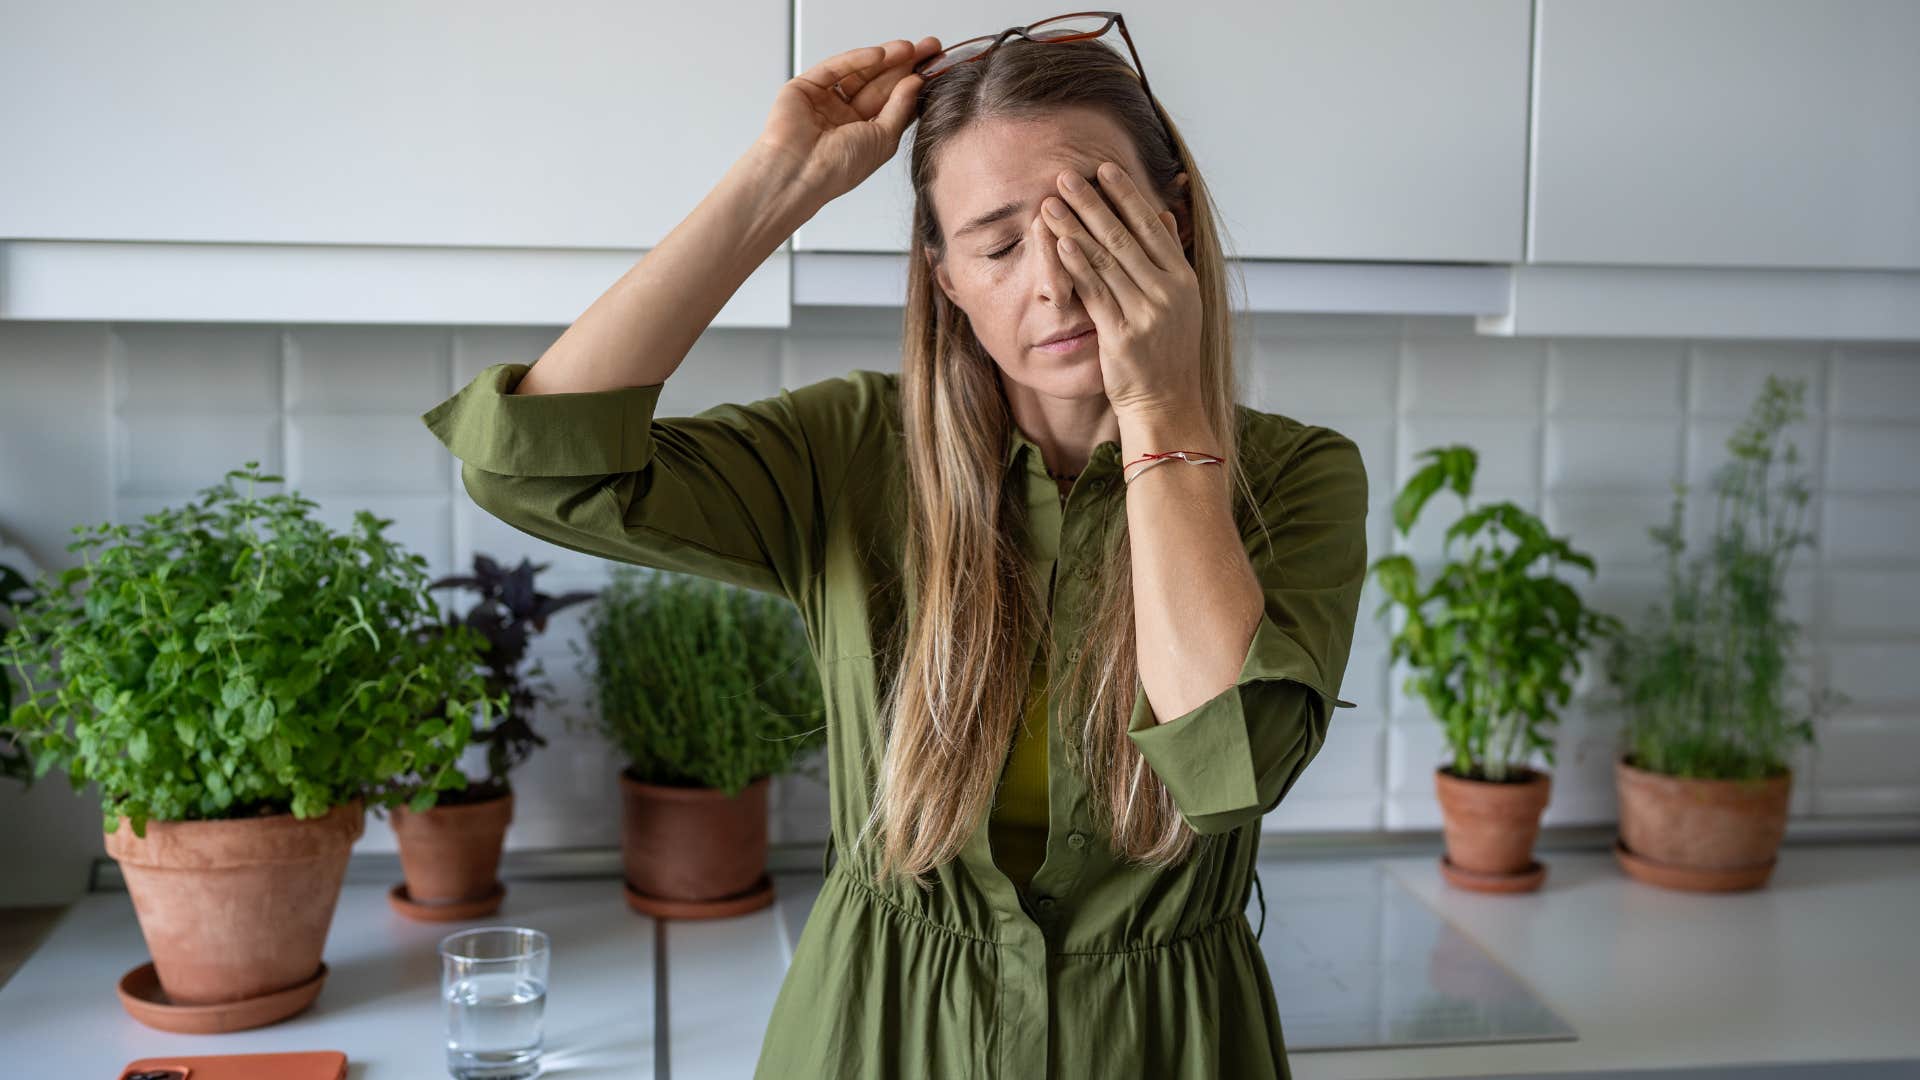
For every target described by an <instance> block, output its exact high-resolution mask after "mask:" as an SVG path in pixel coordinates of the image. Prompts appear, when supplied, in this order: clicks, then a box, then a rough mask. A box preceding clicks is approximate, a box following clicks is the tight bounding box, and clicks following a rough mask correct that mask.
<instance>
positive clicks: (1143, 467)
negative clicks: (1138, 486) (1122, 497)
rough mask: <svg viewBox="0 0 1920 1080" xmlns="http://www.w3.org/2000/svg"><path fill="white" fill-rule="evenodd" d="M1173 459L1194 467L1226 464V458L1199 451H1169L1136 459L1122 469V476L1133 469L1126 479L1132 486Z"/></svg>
mask: <svg viewBox="0 0 1920 1080" xmlns="http://www.w3.org/2000/svg"><path fill="white" fill-rule="evenodd" d="M1172 458H1179V459H1180V460H1182V461H1185V462H1187V463H1189V464H1192V465H1222V464H1225V463H1226V459H1225V458H1222V457H1216V456H1214V455H1213V454H1204V453H1201V452H1200V451H1198V450H1169V451H1167V452H1166V453H1164V454H1142V455H1140V456H1139V457H1137V458H1134V459H1133V460H1132V461H1129V462H1127V464H1126V466H1125V468H1124V469H1122V475H1125V472H1126V469H1133V475H1132V476H1127V477H1126V481H1127V483H1129V484H1131V483H1133V481H1134V479H1135V477H1138V476H1139V475H1140V474H1141V473H1143V472H1146V471H1147V470H1148V469H1151V468H1153V467H1154V466H1155V465H1164V464H1166V463H1167V461H1168V460H1170V459H1172ZM1142 462H1145V464H1141V463H1142ZM1135 465H1139V466H1140V467H1139V468H1138V469H1134V468H1133V467H1134V466H1135Z"/></svg>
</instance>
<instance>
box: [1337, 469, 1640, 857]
mask: <svg viewBox="0 0 1920 1080" xmlns="http://www.w3.org/2000/svg"><path fill="white" fill-rule="evenodd" d="M1420 459H1421V460H1425V461H1426V462H1427V464H1426V465H1424V466H1423V467H1421V468H1420V470H1419V471H1417V472H1415V473H1414V474H1413V475H1412V476H1411V477H1409V478H1408V480H1407V483H1406V485H1405V487H1403V488H1402V489H1401V491H1400V493H1399V495H1398V496H1397V497H1396V498H1395V499H1394V503H1393V523H1394V527H1395V528H1396V529H1398V530H1399V533H1400V535H1401V536H1403V537H1404V536H1406V535H1407V534H1408V533H1409V532H1410V531H1411V530H1412V528H1413V525H1414V522H1415V521H1416V520H1417V519H1418V518H1419V516H1420V511H1421V509H1422V508H1423V507H1425V506H1426V505H1427V503H1428V501H1429V500H1430V499H1431V498H1432V497H1433V496H1434V495H1436V494H1439V493H1440V492H1441V491H1442V490H1443V489H1444V490H1450V491H1452V492H1453V493H1454V494H1456V495H1458V496H1459V497H1460V502H1461V513H1460V516H1459V517H1458V518H1457V519H1455V520H1454V522H1453V523H1452V524H1451V525H1450V526H1448V528H1447V531H1446V536H1445V540H1444V541H1443V544H1442V556H1443V559H1444V560H1445V561H1444V562H1443V563H1442V564H1441V566H1440V567H1439V570H1438V573H1437V574H1435V576H1434V577H1433V579H1432V580H1431V581H1430V582H1427V583H1424V584H1423V583H1422V582H1421V580H1420V575H1419V571H1418V569H1417V567H1416V566H1415V564H1414V561H1413V559H1412V558H1410V557H1409V556H1407V555H1404V554H1400V555H1388V556H1384V557H1382V558H1380V559H1378V560H1376V561H1375V563H1374V564H1373V567H1372V571H1371V572H1372V574H1373V575H1374V578H1375V580H1377V581H1378V582H1379V583H1380V585H1381V587H1382V588H1383V589H1384V591H1385V592H1386V599H1385V600H1384V601H1383V602H1382V603H1381V605H1380V609H1379V610H1380V613H1381V614H1386V613H1388V612H1390V611H1391V610H1393V609H1398V610H1399V612H1400V613H1401V615H1402V616H1403V619H1402V621H1401V625H1400V627H1399V629H1398V630H1397V631H1395V633H1394V634H1393V638H1392V643H1391V648H1392V654H1391V655H1392V658H1393V659H1395V660H1405V661H1406V662H1407V664H1408V666H1409V668H1410V669H1411V673H1410V674H1409V675H1408V677H1407V680H1406V684H1405V685H1406V689H1407V690H1408V691H1409V692H1411V693H1418V694H1419V695H1420V697H1421V698H1422V699H1424V700H1425V701H1426V703H1427V707H1428V708H1429V709H1430V710H1432V712H1433V715H1434V718H1435V719H1436V720H1438V721H1439V723H1440V724H1441V726H1442V727H1444V728H1445V729H1446V736H1447V745H1448V748H1449V749H1450V750H1451V753H1452V760H1451V761H1449V762H1447V763H1445V764H1442V765H1439V766H1437V767H1436V768H1435V769H1434V785H1435V790H1436V793H1437V795H1438V797H1439V800H1440V809H1441V813H1442V815H1443V820H1444V833H1445V842H1446V852H1445V853H1444V854H1443V855H1441V857H1440V866H1441V870H1442V872H1443V873H1444V874H1445V875H1446V878H1447V880H1448V881H1449V882H1450V883H1452V884H1453V885H1455V886H1457V887H1460V888H1465V889H1471V890H1474V891H1480V892H1528V891H1532V890H1535V889H1538V888H1539V887H1540V885H1541V883H1542V882H1543V881H1544V880H1545V879H1546V867H1545V865H1543V864H1542V863H1541V862H1539V861H1538V860H1537V859H1535V858H1534V857H1533V844H1534V841H1535V839H1537V838H1538V836H1539V832H1540V816H1541V814H1542V812H1543V811H1544V810H1545V809H1546V805H1547V800H1548V797H1549V793H1550V792H1551V789H1552V776H1551V774H1549V773H1548V772H1546V771H1545V770H1542V769H1539V768H1536V767H1534V766H1533V765H1531V764H1529V759H1530V758H1531V756H1532V754H1533V752H1534V751H1536V750H1537V751H1539V752H1540V753H1541V755H1542V756H1543V757H1544V758H1545V759H1546V762H1547V764H1548V765H1553V764H1554V763H1555V762H1554V741H1553V738H1552V737H1551V736H1550V735H1548V734H1547V731H1546V729H1547V728H1548V727H1549V726H1551V725H1554V724H1556V723H1558V721H1559V709H1560V708H1561V707H1562V706H1564V705H1565V704H1566V702H1567V699H1568V697H1569V696H1570V695H1571V693H1572V678H1573V677H1574V676H1576V675H1577V674H1578V673H1579V672H1580V670H1581V660H1580V654H1581V651H1582V650H1584V649H1586V648H1587V647H1589V646H1590V645H1592V644H1593V643H1595V642H1596V641H1598V640H1601V639H1603V638H1606V637H1608V636H1611V635H1612V634H1614V633H1617V632H1618V629H1619V626H1618V621H1617V620H1615V619H1614V618H1613V617H1612V616H1610V615H1605V614H1602V613H1600V612H1597V611H1594V610H1592V609H1590V608H1588V607H1587V606H1586V604H1585V603H1584V602H1583V601H1582V600H1581V598H1580V594H1579V592H1578V591H1576V590H1575V589H1574V587H1573V586H1572V585H1570V584H1569V583H1567V582H1566V581H1565V580H1563V579H1562V578H1561V577H1560V576H1559V573H1558V568H1559V567H1561V566H1573V567H1578V568H1579V569H1582V570H1585V571H1586V572H1587V574H1588V575H1589V576H1591V575H1592V574H1593V572H1594V564H1593V559H1592V558H1591V557H1589V556H1588V555H1586V554H1584V553H1582V552H1579V551H1576V550H1574V548H1573V547H1572V546H1571V544H1570V543H1569V542H1568V541H1567V540H1566V539H1565V538H1562V537H1558V536H1554V535H1552V534H1551V533H1550V532H1548V530H1547V527H1546V525H1545V524H1544V523H1542V522H1541V521H1540V519H1539V518H1537V517H1535V516H1534V515H1532V514H1530V513H1528V512H1527V511H1526V510H1524V509H1522V508H1521V507H1519V506H1517V505H1515V504H1513V503H1511V502H1493V503H1487V504H1485V505H1483V506H1479V507H1469V505H1468V500H1469V497H1470V496H1471V495H1472V493H1473V478H1474V472H1475V469H1476V468H1477V466H1478V464H1479V456H1478V455H1477V454H1476V453H1475V452H1474V450H1473V449H1472V448H1471V447H1468V446H1462V445H1453V446H1446V447H1439V448H1435V449H1430V450H1427V451H1424V452H1423V453H1421V454H1420ZM1456 544H1460V545H1466V550H1465V552H1464V553H1463V554H1461V555H1459V556H1457V557H1456V556H1455V555H1454V552H1455V546H1456Z"/></svg>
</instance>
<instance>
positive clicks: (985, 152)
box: [927, 108, 1140, 240]
mask: <svg viewBox="0 0 1920 1080" xmlns="http://www.w3.org/2000/svg"><path fill="white" fill-rule="evenodd" d="M1102 161H1113V162H1117V163H1119V164H1120V166H1121V167H1123V168H1125V169H1126V170H1127V171H1128V173H1129V174H1130V175H1132V176H1133V177H1134V178H1135V182H1136V183H1139V182H1140V160H1139V157H1138V156H1137V155H1136V154H1135V153H1134V149H1133V144H1132V142H1131V141H1130V140H1129V139H1128V138H1127V137H1126V133H1125V132H1124V131H1123V130H1122V129H1121V128H1120V125H1119V124H1117V123H1115V122H1114V120H1113V118H1112V117H1110V116H1108V115H1107V114H1106V113H1104V112H1101V111H1099V110H1097V109H1085V108H1070V109H1059V110H1055V111H1054V112H1051V113H1048V114H1047V115H1045V116H1042V117H1035V118H1031V119H1020V120H1011V119H989V120H981V121H979V122H977V123H974V124H971V125H969V126H968V127H967V129H966V130H964V131H962V132H961V133H960V134H959V135H957V136H955V137H954V138H953V139H951V140H949V141H948V142H947V144H946V145H945V146H943V147H942V148H941V151H940V156H939V159H938V167H937V168H936V169H935V170H934V177H933V183H932V185H931V187H930V189H929V191H928V193H927V195H928V198H930V199H931V200H932V202H933V212H934V215H935V217H936V218H937V219H938V220H939V222H940V228H941V233H942V235H944V236H945V237H946V238H947V239H949V240H951V239H953V238H954V237H955V236H956V234H958V233H959V232H960V230H962V229H964V228H965V227H966V226H967V224H968V223H969V222H972V221H974V220H976V219H977V218H979V217H981V216H983V215H987V214H990V213H992V212H994V211H996V210H1000V211H1003V214H1002V216H1001V219H1000V220H1007V219H1010V218H1016V217H1026V216H1030V215H1031V213H1032V212H1034V211H1036V210H1038V209H1039V205H1040V200H1041V199H1044V198H1045V197H1046V196H1048V195H1051V194H1054V193H1056V192H1057V191H1058V190H1059V189H1058V185H1057V184H1056V183H1055V181H1054V178H1055V177H1057V176H1058V175H1060V172H1061V171H1062V170H1064V169H1073V170H1074V171H1076V172H1078V173H1080V175H1082V176H1092V175H1093V171H1094V169H1095V168H1097V167H1098V166H1099V164H1100V163H1101V162H1102ZM1010 205H1011V206H1013V207H1014V209H1013V210H1012V211H1007V210H1006V208H1007V207H1008V206H1010ZM969 235H972V234H969Z"/></svg>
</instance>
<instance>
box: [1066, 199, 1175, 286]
mask: <svg viewBox="0 0 1920 1080" xmlns="http://www.w3.org/2000/svg"><path fill="white" fill-rule="evenodd" d="M1080 193H1081V194H1082V195H1086V194H1090V193H1091V189H1090V188H1082V189H1081V192H1080ZM1094 198H1099V196H1098V195H1095V196H1094ZM1040 217H1041V218H1042V219H1044V220H1045V221H1046V223H1047V228H1049V229H1051V230H1052V231H1053V234H1054V237H1055V241H1056V243H1057V242H1058V240H1059V239H1060V238H1063V237H1064V238H1071V239H1072V240H1073V241H1074V242H1075V244H1076V245H1077V246H1078V247H1079V249H1080V258H1081V260H1082V261H1083V262H1085V263H1086V264H1087V265H1088V266H1089V267H1090V268H1091V269H1092V270H1093V272H1094V273H1096V274H1098V275H1099V276H1100V278H1101V280H1102V281H1104V282H1106V284H1107V287H1108V288H1109V289H1110V290H1112V291H1113V293H1114V294H1115V295H1116V296H1118V297H1120V299H1121V300H1122V302H1126V303H1133V302H1138V301H1139V300H1140V299H1141V290H1140V283H1139V282H1138V281H1136V280H1134V276H1133V274H1132V273H1130V272H1129V271H1128V270H1127V268H1126V267H1125V266H1122V265H1121V263H1120V260H1119V258H1118V257H1117V256H1116V255H1115V254H1114V253H1113V252H1112V251H1111V250H1109V249H1108V247H1107V245H1106V243H1105V240H1104V238H1103V237H1100V236H1097V235H1095V234H1094V233H1093V232H1092V231H1091V230H1090V229H1089V228H1088V226H1090V225H1092V222H1091V221H1086V220H1083V218H1082V217H1081V216H1080V214H1079V212H1078V210H1077V208H1075V207H1073V206H1070V205H1068V204H1067V203H1064V202H1062V201H1061V200H1060V199H1058V198H1056V197H1052V196H1049V197H1048V198H1046V199H1044V200H1042V201H1041V203H1040ZM1106 217H1107V220H1108V221H1109V222H1111V223H1112V225H1113V226H1117V227H1118V228H1119V229H1120V230H1121V231H1125V230H1126V227H1125V226H1124V225H1121V224H1120V222H1119V220H1118V219H1116V218H1115V217H1114V216H1113V215H1112V214H1111V213H1107V214H1106ZM1122 248H1123V250H1125V249H1127V248H1132V249H1134V250H1133V252H1132V255H1133V258H1134V259H1135V260H1139V261H1142V262H1143V263H1144V260H1145V259H1146V256H1145V255H1143V254H1141V252H1140V251H1139V250H1138V248H1139V244H1138V243H1137V242H1134V241H1132V240H1131V239H1129V241H1128V242H1127V243H1126V244H1123V245H1122ZM1144 265H1145V267H1146V269H1144V270H1143V271H1142V276H1143V277H1145V276H1146V275H1147V274H1148V273H1158V271H1157V270H1154V269H1153V268H1152V265H1151V264H1150V263H1145V264H1144ZM1148 280H1151V278H1148Z"/></svg>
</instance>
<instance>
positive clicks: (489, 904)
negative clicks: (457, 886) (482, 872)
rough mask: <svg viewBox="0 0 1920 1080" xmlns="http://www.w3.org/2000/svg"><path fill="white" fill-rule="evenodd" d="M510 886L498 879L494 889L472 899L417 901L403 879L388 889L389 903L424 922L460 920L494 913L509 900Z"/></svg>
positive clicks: (402, 912)
mask: <svg viewBox="0 0 1920 1080" xmlns="http://www.w3.org/2000/svg"><path fill="white" fill-rule="evenodd" d="M506 895H507V887H506V886H505V885H504V884H502V883H500V882H498V881H496V882H494V883H493V888H491V889H488V890H487V891H486V892H484V893H482V894H481V895H479V896H476V897H474V898H473V899H471V900H438V901H433V902H431V903H428V902H423V901H420V900H415V899H414V898H413V897H411V896H409V895H407V883H406V882H404V881H403V882H401V883H400V884H398V885H395V886H394V887H393V888H391V889H388V890H387V903H388V904H389V905H390V906H392V908H393V910H395V911H397V912H399V913H400V914H402V915H405V916H406V917H407V918H409V919H418V920H419V921H421V922H459V921H461V920H462V919H477V918H480V917H481V916H482V915H491V914H493V913H494V912H496V911H498V910H500V901H502V900H504V899H506Z"/></svg>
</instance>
